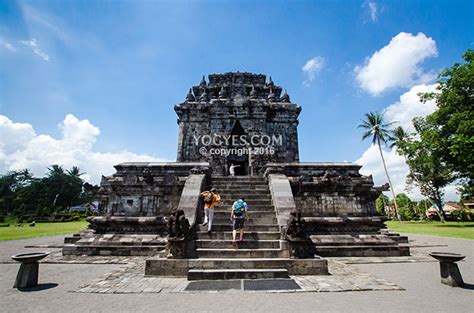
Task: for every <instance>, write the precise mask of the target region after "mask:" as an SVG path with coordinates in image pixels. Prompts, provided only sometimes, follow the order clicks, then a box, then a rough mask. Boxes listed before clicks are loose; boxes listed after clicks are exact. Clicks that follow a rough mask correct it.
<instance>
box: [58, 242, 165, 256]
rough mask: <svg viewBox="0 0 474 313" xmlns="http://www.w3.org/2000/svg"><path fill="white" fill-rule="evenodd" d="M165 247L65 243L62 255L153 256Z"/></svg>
mask: <svg viewBox="0 0 474 313" xmlns="http://www.w3.org/2000/svg"><path fill="white" fill-rule="evenodd" d="M164 249H165V245H148V246H143V245H113V244H111V245H84V246H83V245H75V244H65V245H64V246H63V255H102V256H109V255H114V256H153V255H156V254H158V253H159V252H160V251H162V250H164Z"/></svg>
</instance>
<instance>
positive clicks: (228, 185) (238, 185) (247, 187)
mask: <svg viewBox="0 0 474 313" xmlns="http://www.w3.org/2000/svg"><path fill="white" fill-rule="evenodd" d="M210 186H211V187H215V188H217V190H218V191H219V188H220V189H231V188H236V189H237V188H242V189H245V190H254V189H263V190H268V188H269V187H268V184H267V183H252V182H229V183H224V182H223V183H211V184H210Z"/></svg>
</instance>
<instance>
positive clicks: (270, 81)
mask: <svg viewBox="0 0 474 313" xmlns="http://www.w3.org/2000/svg"><path fill="white" fill-rule="evenodd" d="M267 85H268V86H272V87H273V86H274V85H275V83H273V80H272V77H271V76H270V79H269V80H268V84H267Z"/></svg>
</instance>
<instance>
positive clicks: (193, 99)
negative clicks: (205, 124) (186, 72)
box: [186, 88, 196, 102]
mask: <svg viewBox="0 0 474 313" xmlns="http://www.w3.org/2000/svg"><path fill="white" fill-rule="evenodd" d="M186 101H188V102H194V101H196V98H195V97H194V95H193V91H192V89H191V88H189V92H188V94H187V95H186Z"/></svg>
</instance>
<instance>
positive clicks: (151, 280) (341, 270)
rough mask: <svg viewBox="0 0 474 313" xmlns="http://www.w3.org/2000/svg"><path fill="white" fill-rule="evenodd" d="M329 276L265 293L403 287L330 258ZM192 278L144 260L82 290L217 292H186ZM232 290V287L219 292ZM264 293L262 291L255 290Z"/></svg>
mask: <svg viewBox="0 0 474 313" xmlns="http://www.w3.org/2000/svg"><path fill="white" fill-rule="evenodd" d="M329 271H330V273H331V275H329V276H292V277H291V278H292V279H294V281H295V282H296V283H297V284H298V285H299V286H300V287H301V289H300V290H266V291H263V292H337V291H339V292H342V291H366V290H404V289H403V288H401V287H399V286H397V285H395V284H394V283H391V282H389V281H387V280H384V279H380V278H378V277H375V276H373V275H370V274H367V273H364V272H362V271H360V270H358V269H356V268H354V267H352V266H350V265H347V264H344V263H342V262H338V261H334V260H330V261H329ZM188 283H189V281H188V280H187V279H186V278H171V277H146V276H144V275H143V262H141V263H137V264H129V265H128V266H126V267H124V268H122V269H119V270H117V271H114V272H112V273H110V274H108V275H107V276H106V277H102V278H99V279H97V280H96V281H94V282H93V283H91V284H88V285H85V286H81V287H80V288H79V289H78V290H76V292H79V293H179V292H186V293H187V292H206V293H209V292H217V291H208V290H206V291H185V290H184V289H185V288H186V286H187V285H188ZM218 292H219V293H220V292H232V291H230V290H223V291H218ZM252 292H262V291H252Z"/></svg>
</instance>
